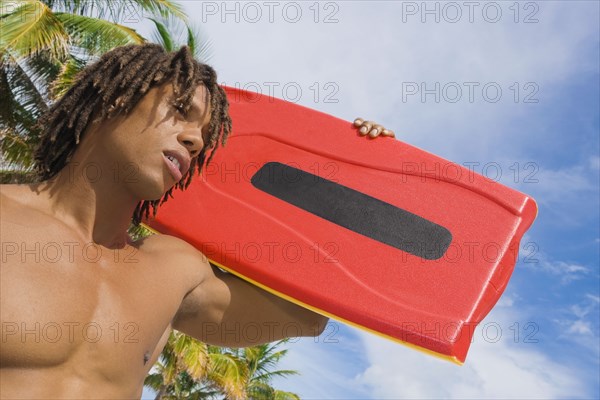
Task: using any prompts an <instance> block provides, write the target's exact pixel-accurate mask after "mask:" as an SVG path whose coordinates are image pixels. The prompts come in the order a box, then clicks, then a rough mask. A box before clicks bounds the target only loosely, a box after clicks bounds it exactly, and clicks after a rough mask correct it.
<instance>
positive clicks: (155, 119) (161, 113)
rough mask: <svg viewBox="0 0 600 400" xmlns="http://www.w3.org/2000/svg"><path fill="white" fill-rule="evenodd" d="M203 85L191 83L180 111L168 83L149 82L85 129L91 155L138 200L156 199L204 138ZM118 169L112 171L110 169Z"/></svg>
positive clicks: (207, 117) (186, 166)
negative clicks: (128, 105) (122, 109)
mask: <svg viewBox="0 0 600 400" xmlns="http://www.w3.org/2000/svg"><path fill="white" fill-rule="evenodd" d="M207 93H208V92H207V90H206V88H205V87H204V86H203V85H201V86H199V87H198V88H197V89H196V94H195V96H194V99H193V102H192V105H191V108H190V109H189V111H188V112H187V114H186V115H183V114H182V113H181V112H180V111H178V110H177V109H176V108H175V107H174V106H173V104H172V103H173V98H174V97H173V90H172V87H171V84H170V83H167V84H163V85H161V86H158V87H154V88H152V89H151V90H149V91H148V93H147V94H146V95H145V96H144V97H143V98H142V99H141V100H140V102H139V103H138V104H137V105H136V106H135V108H134V109H133V110H131V112H130V113H129V114H128V115H126V116H119V117H116V118H112V119H110V120H107V121H104V122H102V123H100V124H98V125H97V126H95V127H94V128H93V130H94V131H97V132H96V133H98V134H97V135H95V134H91V135H90V136H93V139H92V140H94V141H96V143H97V146H94V152H96V154H95V155H96V156H97V157H94V158H95V159H98V158H100V159H102V160H106V161H108V162H106V161H102V164H103V165H104V166H105V167H106V168H109V169H111V171H114V172H113V174H114V175H117V174H118V175H119V183H123V184H124V185H127V186H128V187H129V188H130V189H131V190H132V191H133V195H134V196H136V197H138V198H139V199H142V200H156V199H159V198H161V197H162V195H164V193H165V192H166V191H167V190H169V189H170V188H171V187H173V185H175V184H176V183H177V182H178V181H179V180H180V179H181V178H182V176H184V175H185V174H186V173H187V171H188V169H189V166H190V161H191V159H192V158H193V157H197V156H198V155H199V154H200V151H201V150H202V148H203V147H204V143H205V141H206V140H207V139H208V124H209V121H210V110H209V107H208V103H207V101H208V98H207ZM116 171H118V173H115V172H116Z"/></svg>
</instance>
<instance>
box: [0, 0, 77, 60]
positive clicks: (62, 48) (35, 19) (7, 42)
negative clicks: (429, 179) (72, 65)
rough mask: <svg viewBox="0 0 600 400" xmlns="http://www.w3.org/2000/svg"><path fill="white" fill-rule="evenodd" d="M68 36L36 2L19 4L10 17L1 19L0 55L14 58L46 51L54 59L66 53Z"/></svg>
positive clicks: (34, 0)
mask: <svg viewBox="0 0 600 400" xmlns="http://www.w3.org/2000/svg"><path fill="white" fill-rule="evenodd" d="M68 41H69V38H68V35H67V32H66V31H65V29H64V27H63V25H62V23H61V22H60V21H59V20H58V19H57V18H56V16H55V15H54V13H53V12H52V10H51V9H50V8H49V7H48V6H46V4H44V3H43V2H42V1H39V0H22V1H21V2H20V3H18V6H17V8H16V9H14V11H13V12H11V13H10V14H6V15H3V16H2V35H0V53H5V52H10V53H11V54H12V55H13V56H14V57H15V58H17V59H19V58H22V57H27V56H30V55H32V54H35V53H37V52H40V51H42V50H49V51H51V52H52V54H53V56H54V57H55V58H57V59H62V58H63V57H64V56H65V54H67V51H68Z"/></svg>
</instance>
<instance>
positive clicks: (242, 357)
mask: <svg viewBox="0 0 600 400" xmlns="http://www.w3.org/2000/svg"><path fill="white" fill-rule="evenodd" d="M285 342H286V340H281V341H278V342H275V343H270V344H263V345H259V346H253V347H247V348H244V349H228V348H221V347H217V346H210V345H207V344H205V343H202V342H200V341H197V340H195V339H193V338H190V337H189V336H186V335H184V334H182V333H180V332H177V331H174V332H172V333H171V336H170V337H169V341H168V343H167V345H166V346H165V349H164V350H163V352H162V354H161V356H160V359H159V361H158V362H157V363H156V364H155V366H154V368H153V371H152V372H151V373H150V374H149V375H148V376H147V377H146V380H145V381H144V384H145V385H146V386H147V387H150V388H152V389H154V390H155V391H156V392H157V395H156V400H160V399H163V400H166V399H169V400H170V399H182V398H185V399H217V398H223V397H222V396H224V398H226V399H231V400H242V399H252V400H299V399H300V398H299V397H298V395H296V394H294V393H290V392H285V391H282V390H278V389H275V388H273V387H272V386H271V381H272V379H273V378H274V377H276V376H290V375H295V374H297V373H298V372H297V371H291V370H274V368H275V367H276V365H277V363H278V362H279V361H280V360H281V358H282V357H283V356H285V354H286V353H287V350H277V349H278V347H279V346H281V345H282V344H283V343H285Z"/></svg>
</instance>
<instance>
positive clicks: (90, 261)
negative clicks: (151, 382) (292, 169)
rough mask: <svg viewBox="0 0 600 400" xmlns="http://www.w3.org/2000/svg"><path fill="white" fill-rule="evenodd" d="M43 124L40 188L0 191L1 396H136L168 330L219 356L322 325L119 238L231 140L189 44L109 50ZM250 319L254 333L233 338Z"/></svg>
mask: <svg viewBox="0 0 600 400" xmlns="http://www.w3.org/2000/svg"><path fill="white" fill-rule="evenodd" d="M42 124H43V126H42V129H43V134H42V140H41V145H40V148H39V149H38V150H37V152H36V164H37V170H38V172H39V176H40V182H39V183H36V184H26V185H25V184H24V185H2V186H1V187H0V211H1V238H0V242H1V245H2V249H1V250H2V254H1V257H2V260H1V261H2V263H1V268H0V274H1V275H0V320H1V323H2V338H1V342H0V397H2V398H6V399H17V398H21V399H37V398H44V399H50V398H52V399H58V398H71V399H83V398H96V399H110V398H119V399H124V398H139V397H140V396H141V393H142V386H143V381H144V378H145V377H146V375H147V373H148V371H149V370H150V368H151V367H152V365H153V364H154V362H155V361H156V360H157V358H158V356H159V355H160V353H161V350H162V348H163V346H164V345H165V343H166V341H167V338H168V336H169V333H170V331H171V329H177V330H180V331H182V332H184V333H186V334H188V335H191V336H193V337H195V338H197V339H199V340H202V341H204V342H207V343H211V344H215V345H219V346H229V347H241V346H248V345H256V344H259V343H265V342H270V341H274V340H278V339H280V338H283V337H284V335H285V332H284V331H283V329H282V327H284V326H285V325H286V324H290V323H293V324H295V326H296V329H294V331H297V332H298V333H299V335H301V336H314V335H318V334H319V333H320V332H321V331H322V330H323V329H324V327H325V324H326V322H327V319H326V318H324V317H322V316H320V315H317V314H315V313H313V312H311V311H308V310H305V309H303V308H300V307H298V306H296V305H294V304H292V303H289V302H287V301H284V300H282V299H280V298H278V297H276V296H273V295H271V294H269V293H267V292H265V291H263V290H260V289H258V288H256V287H254V286H252V285H250V284H248V283H246V282H244V281H242V280H240V279H238V278H236V277H234V276H232V275H230V274H227V273H224V272H222V271H220V270H219V269H216V268H214V267H212V266H211V265H210V264H209V263H208V262H207V260H206V258H205V257H204V256H203V255H202V254H201V253H199V252H198V251H197V250H196V249H194V248H193V247H192V246H190V245H189V244H187V243H186V242H184V241H182V240H179V239H177V238H174V237H170V236H167V235H153V236H151V237H148V238H146V239H144V240H140V241H137V242H133V241H132V240H131V239H130V237H129V236H128V235H127V228H128V226H129V224H130V222H131V220H132V216H133V219H134V221H136V222H139V220H140V219H142V218H143V217H144V215H146V214H147V213H148V212H151V211H152V209H153V207H154V206H157V205H158V200H160V199H164V198H166V197H167V195H168V194H169V193H170V192H171V189H172V188H173V187H174V186H178V187H184V186H185V185H186V182H188V180H187V178H188V177H190V176H191V175H192V174H193V173H194V172H195V171H198V170H199V169H200V168H201V167H202V165H203V164H204V163H205V158H210V154H211V152H212V151H214V150H216V148H217V147H218V145H219V144H222V143H223V141H224V139H225V138H226V135H227V134H228V133H229V131H230V127H231V121H230V119H229V116H228V113H227V100H226V98H225V95H224V92H223V91H222V89H221V88H220V87H219V86H218V85H217V83H216V75H215V73H214V71H213V70H212V68H210V67H208V66H206V65H204V64H200V63H198V62H196V61H195V60H194V59H193V58H192V56H191V54H190V52H189V50H188V49H187V48H182V49H181V50H180V51H178V52H174V53H166V52H165V51H164V50H163V49H162V48H160V47H159V46H157V45H144V46H128V47H123V48H118V49H115V50H113V51H112V52H110V53H107V54H106V55H104V56H103V57H102V58H101V59H100V60H99V61H98V62H97V63H96V64H94V65H92V66H90V67H88V68H87V69H86V70H85V71H84V72H83V73H82V74H81V75H80V76H79V78H78V81H77V83H76V84H75V85H74V87H73V89H71V90H70V91H69V92H68V93H67V94H66V95H65V96H64V97H63V98H62V99H61V100H60V101H58V102H57V103H56V104H55V105H54V106H53V107H52V108H51V109H50V110H49V112H48V114H47V115H46V117H44V118H43V119H42ZM355 125H356V126H357V127H360V132H361V133H362V134H367V133H369V134H370V135H371V136H377V135H378V134H383V135H387V136H392V135H393V133H392V132H391V131H387V130H384V128H383V127H381V126H379V125H375V124H373V123H371V122H368V121H366V122H365V121H362V120H357V122H355ZM207 156H208V157H207ZM165 193H167V195H165ZM157 199H158V200H157ZM249 323H252V324H253V326H259V327H263V328H264V329H261V331H260V332H259V337H258V338H257V337H255V336H254V337H252V339H253V340H250V339H249V338H247V337H244V335H243V334H241V332H243V330H244V329H243V327H244V324H249ZM287 331H290V330H289V329H288V330H287Z"/></svg>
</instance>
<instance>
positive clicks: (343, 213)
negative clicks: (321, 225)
mask: <svg viewBox="0 0 600 400" xmlns="http://www.w3.org/2000/svg"><path fill="white" fill-rule="evenodd" d="M251 182H252V184H253V185H254V187H256V188H257V189H259V190H262V191H264V192H266V193H268V194H270V195H273V196H275V197H277V198H278V199H281V200H283V201H285V202H287V203H290V204H293V205H294V206H296V207H299V208H301V209H303V210H305V211H307V212H309V213H311V214H314V215H317V216H319V217H321V218H324V219H326V220H327V221H330V222H332V223H334V224H337V225H340V226H343V227H344V228H347V229H350V230H352V231H354V232H356V233H359V234H361V235H364V236H367V237H370V238H371V239H374V240H377V241H379V242H381V243H385V244H387V245H389V246H392V247H395V248H397V249H400V250H402V251H405V252H407V253H410V254H413V255H415V256H418V257H421V258H423V259H426V260H437V259H439V258H441V257H442V256H443V255H444V253H445V252H446V250H447V249H448V246H450V242H451V241H452V234H451V233H450V231H449V230H448V229H446V228H444V227H443V226H440V225H438V224H436V223H434V222H431V221H429V220H427V219H425V218H422V217H420V216H418V215H416V214H413V213H411V212H409V211H406V210H403V209H402V208H398V207H396V206H394V205H392V204H389V203H386V202H384V201H381V200H379V199H376V198H374V197H371V196H369V195H367V194H364V193H361V192H359V191H357V190H354V189H351V188H349V187H347V186H343V185H340V184H339V183H336V182H332V181H330V180H327V179H324V178H321V177H319V176H317V175H313V174H311V173H308V172H306V171H302V170H300V169H298V168H294V167H290V166H288V165H285V164H281V163H278V162H269V163H266V164H265V165H263V167H262V168H261V169H259V170H258V171H257V172H256V173H255V174H254V175H253V176H252V179H251ZM359 245H360V243H357V246H359ZM374 262H376V260H374Z"/></svg>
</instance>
